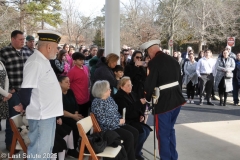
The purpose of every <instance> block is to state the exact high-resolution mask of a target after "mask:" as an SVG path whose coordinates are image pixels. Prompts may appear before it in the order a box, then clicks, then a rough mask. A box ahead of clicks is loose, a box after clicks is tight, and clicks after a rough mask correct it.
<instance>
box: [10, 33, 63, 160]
mask: <svg viewBox="0 0 240 160" xmlns="http://www.w3.org/2000/svg"><path fill="white" fill-rule="evenodd" d="M38 35H39V41H38V49H37V50H35V51H34V54H32V55H31V56H30V57H29V58H28V60H27V61H26V63H25V65H24V70H23V82H22V85H21V89H20V91H19V98H20V101H21V104H19V105H17V106H15V107H14V109H15V110H16V111H17V112H21V111H22V110H26V117H27V119H28V124H29V134H28V135H29V139H30V141H31V143H30V145H29V146H28V157H27V158H28V159H30V160H32V159H50V158H51V154H52V148H53V145H54V138H55V128H56V117H57V116H61V115H63V105H62V92H61V88H60V85H59V83H58V80H57V78H56V75H55V73H54V71H53V69H52V67H51V64H50V62H49V59H54V58H55V57H56V53H57V47H58V43H59V41H60V39H61V37H60V36H61V35H60V34H59V33H57V32H54V31H49V30H40V31H39V32H38Z"/></svg>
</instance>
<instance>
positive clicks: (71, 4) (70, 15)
mask: <svg viewBox="0 0 240 160" xmlns="http://www.w3.org/2000/svg"><path fill="white" fill-rule="evenodd" d="M62 8H63V25H61V29H62V32H63V33H65V34H66V35H67V36H68V41H69V43H71V44H75V46H76V47H78V45H79V43H85V44H88V43H89V42H88V41H87V40H86V38H87V36H88V35H87V34H86V33H87V32H88V31H89V30H90V28H91V24H92V19H91V15H89V16H87V17H86V16H83V14H82V13H81V12H79V9H78V8H77V5H76V1H75V0H66V1H64V3H63V7H62Z"/></svg>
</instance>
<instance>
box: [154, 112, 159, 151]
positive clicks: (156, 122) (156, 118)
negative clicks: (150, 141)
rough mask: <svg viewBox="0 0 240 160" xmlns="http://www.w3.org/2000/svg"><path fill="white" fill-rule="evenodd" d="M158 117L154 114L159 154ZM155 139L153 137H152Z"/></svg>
mask: <svg viewBox="0 0 240 160" xmlns="http://www.w3.org/2000/svg"><path fill="white" fill-rule="evenodd" d="M158 123H159V122H158V115H157V114H155V129H156V135H157V139H158V150H159V153H160V135H159V134H158V133H159V131H158V130H159V129H160V128H158V127H159V125H158ZM154 138H155V137H154Z"/></svg>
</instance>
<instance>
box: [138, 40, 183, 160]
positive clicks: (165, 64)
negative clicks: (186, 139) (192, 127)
mask: <svg viewBox="0 0 240 160" xmlns="http://www.w3.org/2000/svg"><path fill="white" fill-rule="evenodd" d="M159 43H160V40H152V41H149V42H146V43H144V44H142V45H141V48H142V49H145V52H147V53H148V54H149V56H150V58H151V60H150V61H149V62H148V67H147V78H146V81H145V87H144V88H145V92H146V99H147V100H148V101H150V99H151V97H152V94H153V92H154V88H155V87H158V88H159V89H160V97H159V98H158V99H157V103H156V104H155V115H154V116H155V119H156V131H157V138H158V144H159V155H160V157H161V159H163V160H164V159H172V160H177V159H178V153H177V151H176V137H175V129H174V124H175V122H176V120H177V117H178V114H179V112H180V109H181V106H182V105H183V104H185V103H186V101H185V99H184V97H183V95H182V92H181V87H180V85H181V84H182V82H181V81H182V80H181V70H180V66H179V64H178V62H177V61H176V60H175V59H173V57H171V56H168V55H167V54H164V53H163V52H162V51H160V48H159ZM179 84H180V85H179Z"/></svg>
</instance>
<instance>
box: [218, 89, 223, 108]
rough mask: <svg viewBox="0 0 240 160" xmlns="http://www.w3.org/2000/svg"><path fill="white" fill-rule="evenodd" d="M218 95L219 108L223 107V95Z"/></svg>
mask: <svg viewBox="0 0 240 160" xmlns="http://www.w3.org/2000/svg"><path fill="white" fill-rule="evenodd" d="M218 94H219V98H220V103H219V106H222V105H223V94H222V93H221V92H218Z"/></svg>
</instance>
